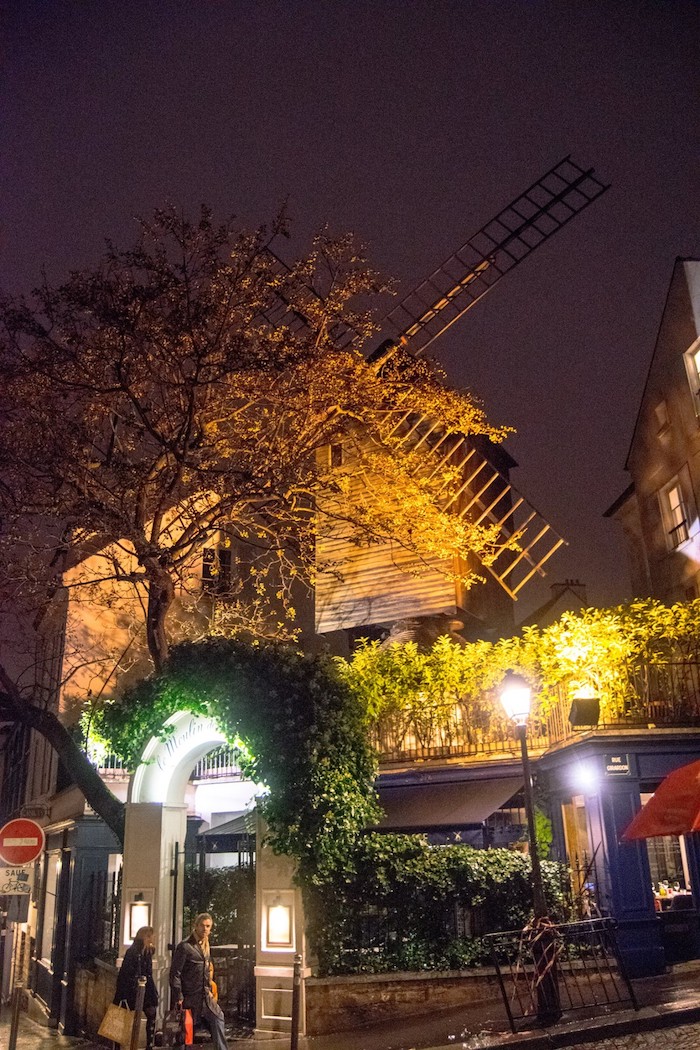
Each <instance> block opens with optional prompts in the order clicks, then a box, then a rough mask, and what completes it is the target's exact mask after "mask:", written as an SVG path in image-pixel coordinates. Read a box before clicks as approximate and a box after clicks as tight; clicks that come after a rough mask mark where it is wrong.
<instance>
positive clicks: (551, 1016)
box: [500, 671, 561, 1025]
mask: <svg viewBox="0 0 700 1050" xmlns="http://www.w3.org/2000/svg"><path fill="white" fill-rule="evenodd" d="M500 697H501V704H502V705H503V710H504V711H505V713H506V715H507V716H508V718H510V720H511V721H512V722H513V723H514V724H515V735H516V738H517V739H518V740H519V741H520V757H521V759H522V764H523V779H524V785H523V787H524V795H525V815H526V817H527V834H528V840H529V843H530V860H531V863H532V903H533V907H534V921H533V923H532V927H531V932H532V942H531V949H532V957H533V962H534V971H535V972H534V977H535V991H536V995H537V1019H538V1020H539V1021H540V1022H541V1023H542V1024H544V1025H547V1024H553V1023H554V1022H555V1021H558V1020H559V1018H560V1017H561V1002H560V999H559V984H558V980H557V970H556V935H555V934H554V930H553V927H552V924H551V922H550V921H549V919H548V918H547V904H546V901H545V896H544V884H543V882H542V868H541V866H540V856H539V853H538V852H537V836H536V834H535V800H534V795H533V791H532V773H531V770H530V756H529V754H528V750H527V720H528V718H529V716H530V703H531V701H532V689H531V688H530V685H529V683H528V681H527V680H526V679H525V678H523V676H522V675H521V674H517V673H516V672H515V671H507V672H506V676H505V678H504V679H503V682H502V683H501V688H500Z"/></svg>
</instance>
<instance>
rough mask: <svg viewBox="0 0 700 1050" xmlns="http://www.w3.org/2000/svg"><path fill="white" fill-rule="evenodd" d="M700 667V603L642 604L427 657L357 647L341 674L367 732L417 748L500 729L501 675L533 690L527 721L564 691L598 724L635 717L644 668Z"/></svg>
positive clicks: (589, 612) (409, 648)
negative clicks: (456, 732)
mask: <svg viewBox="0 0 700 1050" xmlns="http://www.w3.org/2000/svg"><path fill="white" fill-rule="evenodd" d="M698 659H700V599H696V600H695V601H692V602H687V603H685V602H679V603H677V604H676V605H672V606H665V605H662V604H661V603H660V602H657V601H655V600H653V599H643V600H638V601H634V602H631V603H629V604H628V605H622V606H618V607H617V608H614V609H585V610H583V611H582V612H578V613H573V612H566V613H564V614H563V615H562V616H561V617H560V619H559V620H558V621H557V622H556V623H554V624H552V625H551V626H549V627H546V628H539V627H526V628H524V629H523V631H522V633H521V634H520V635H516V636H514V637H512V638H502V639H499V640H498V641H497V642H485V641H478V642H473V643H471V644H467V645H465V646H463V647H461V646H459V645H456V644H455V643H454V642H452V641H450V639H448V638H439V639H438V641H437V642H436V643H435V645H434V646H433V648H432V649H430V650H429V651H427V652H425V651H422V650H420V649H419V648H418V647H417V646H416V645H415V644H413V643H408V644H403V645H401V644H396V645H390V646H387V647H382V646H381V645H380V644H379V643H377V642H372V643H367V644H365V645H364V646H362V647H361V648H360V649H359V650H358V651H357V652H356V653H355V654H354V656H353V657H352V659H351V660H350V661H348V662H347V663H345V664H344V665H343V667H342V674H343V676H344V677H345V679H346V681H347V682H348V684H349V686H350V687H351V689H352V690H353V691H354V692H356V693H357V694H358V696H359V697H360V699H361V701H362V704H363V706H364V708H365V711H366V713H367V718H368V720H369V722H370V723H372V724H375V725H377V726H378V728H379V733H380V739H381V735H382V733H384V734H386V735H387V736H389V737H391V738H393V739H399V740H400V739H401V738H402V737H403V735H405V733H406V732H407V731H408V730H409V728H410V734H411V736H412V737H414V738H415V739H416V740H417V741H418V743H425V742H429V741H430V740H431V739H434V738H435V733H436V730H440V731H441V732H442V734H443V738H444V736H445V734H448V735H449V731H450V726H451V725H455V726H456V725H458V726H459V729H460V732H461V733H462V735H464V734H465V733H466V735H469V734H478V733H479V732H480V731H490V732H494V731H496V730H499V729H501V730H502V729H503V727H504V725H505V718H504V714H503V712H502V710H501V707H500V703H499V701H498V695H497V690H498V686H499V685H500V683H501V681H502V680H503V677H504V675H505V673H506V671H507V670H509V669H512V670H516V671H518V672H519V673H520V674H522V675H524V676H525V678H527V679H528V681H529V682H530V683H531V684H532V687H533V717H536V716H537V715H538V713H541V714H546V713H547V712H548V711H549V710H550V709H551V708H552V707H553V706H555V705H556V704H557V703H558V702H559V700H560V695H561V690H562V689H563V690H565V691H566V692H567V693H568V695H569V696H573V695H575V693H576V692H577V691H578V690H582V691H584V692H585V693H588V694H590V693H593V694H595V695H596V696H598V697H599V698H600V702H601V711H602V715H603V717H604V718H605V717H611V718H612V717H615V716H617V715H620V714H622V713H625V712H628V711H630V710H635V709H638V708H639V704H640V696H639V689H640V682H641V681H642V680H643V674H644V669H645V667H646V666H648V665H649V664H652V665H653V664H663V663H665V662H668V661H684V660H692V661H697V660H698Z"/></svg>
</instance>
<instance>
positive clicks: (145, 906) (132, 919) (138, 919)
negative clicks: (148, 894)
mask: <svg viewBox="0 0 700 1050" xmlns="http://www.w3.org/2000/svg"><path fill="white" fill-rule="evenodd" d="M150 925H151V902H150V901H145V900H144V899H143V894H141V893H140V894H137V899H136V900H133V901H130V902H129V939H130V940H132V941H133V939H134V937H135V936H136V934H137V933H138V931H139V930H140V929H141V927H142V926H150Z"/></svg>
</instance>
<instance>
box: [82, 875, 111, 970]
mask: <svg viewBox="0 0 700 1050" xmlns="http://www.w3.org/2000/svg"><path fill="white" fill-rule="evenodd" d="M121 898H122V869H121V866H120V867H119V870H118V871H113V872H108V871H95V872H93V873H92V874H91V876H90V878H89V880H88V883H87V893H86V896H85V899H84V901H83V905H84V909H81V916H80V923H79V924H78V938H77V940H78V942H79V945H80V947H79V955H80V956H81V961H83V962H86V961H88V960H90V959H94V958H101V959H108V960H113V959H116V958H117V956H118V954H119V931H120V927H119V922H120V914H121Z"/></svg>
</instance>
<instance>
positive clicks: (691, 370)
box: [685, 339, 700, 416]
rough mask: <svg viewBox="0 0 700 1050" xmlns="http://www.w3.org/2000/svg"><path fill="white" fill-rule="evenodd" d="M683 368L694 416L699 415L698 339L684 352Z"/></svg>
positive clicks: (699, 372)
mask: <svg viewBox="0 0 700 1050" xmlns="http://www.w3.org/2000/svg"><path fill="white" fill-rule="evenodd" d="M685 370H686V372H687V374H688V385H689V386H690V393H691V395H692V398H693V406H694V408H695V414H696V416H700V339H697V340H696V341H695V342H694V343H693V345H692V346H691V347H690V349H689V350H688V351H686V354H685Z"/></svg>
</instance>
